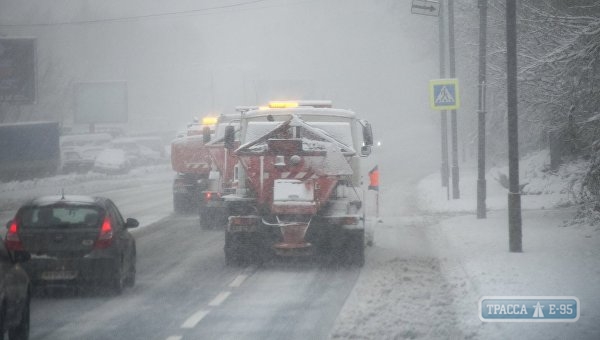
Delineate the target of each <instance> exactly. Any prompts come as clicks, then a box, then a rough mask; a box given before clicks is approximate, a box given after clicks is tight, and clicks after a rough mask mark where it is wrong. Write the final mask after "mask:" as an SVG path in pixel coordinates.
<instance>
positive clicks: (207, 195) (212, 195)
mask: <svg viewBox="0 0 600 340" xmlns="http://www.w3.org/2000/svg"><path fill="white" fill-rule="evenodd" d="M220 198H221V195H220V194H219V193H218V192H212V191H205V192H204V201H205V202H209V201H216V200H219V199H220Z"/></svg>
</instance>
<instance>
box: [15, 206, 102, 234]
mask: <svg viewBox="0 0 600 340" xmlns="http://www.w3.org/2000/svg"><path fill="white" fill-rule="evenodd" d="M102 216H103V212H102V209H100V208H98V207H94V206H65V205H60V206H41V207H28V208H24V209H23V210H22V211H21V212H20V225H21V227H22V228H25V229H27V228H32V229H33V228H52V227H61V228H95V227H98V226H99V225H100V219H101V217H102Z"/></svg>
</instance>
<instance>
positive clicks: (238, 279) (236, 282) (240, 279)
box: [229, 274, 248, 288]
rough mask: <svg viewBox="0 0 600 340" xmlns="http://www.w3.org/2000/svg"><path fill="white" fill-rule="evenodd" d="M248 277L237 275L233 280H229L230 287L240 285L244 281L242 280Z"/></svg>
mask: <svg viewBox="0 0 600 340" xmlns="http://www.w3.org/2000/svg"><path fill="white" fill-rule="evenodd" d="M247 278H248V275H244V274H241V275H238V276H237V277H236V278H235V279H234V280H233V281H231V283H230V284H229V287H230V288H237V287H239V286H241V285H242V283H244V281H245V280H246V279H247Z"/></svg>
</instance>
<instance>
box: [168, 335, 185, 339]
mask: <svg viewBox="0 0 600 340" xmlns="http://www.w3.org/2000/svg"><path fill="white" fill-rule="evenodd" d="M181 339H183V337H182V336H181V335H171V336H170V337H168V338H167V340H181Z"/></svg>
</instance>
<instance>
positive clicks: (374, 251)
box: [331, 152, 600, 340]
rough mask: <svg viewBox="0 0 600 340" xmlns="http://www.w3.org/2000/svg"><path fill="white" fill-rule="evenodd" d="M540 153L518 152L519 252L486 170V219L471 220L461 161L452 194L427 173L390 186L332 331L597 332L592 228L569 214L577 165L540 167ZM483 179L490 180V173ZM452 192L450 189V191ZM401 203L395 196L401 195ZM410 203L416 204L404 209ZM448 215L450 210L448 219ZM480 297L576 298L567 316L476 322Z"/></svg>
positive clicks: (407, 335) (467, 335)
mask: <svg viewBox="0 0 600 340" xmlns="http://www.w3.org/2000/svg"><path fill="white" fill-rule="evenodd" d="M547 161H548V158H547V154H545V153H544V152H542V153H538V154H534V155H531V156H530V157H527V158H526V159H525V160H523V162H522V163H521V164H522V168H521V169H522V176H521V182H522V183H527V185H526V186H528V188H527V189H526V190H524V191H526V192H527V193H528V194H525V195H522V232H523V237H522V241H523V252H522V253H511V252H509V246H508V213H507V210H506V207H507V200H508V199H507V190H506V189H505V188H504V187H503V186H502V185H501V184H500V182H499V181H496V180H493V178H494V177H493V175H496V174H497V173H498V172H499V171H502V170H501V169H500V168H495V169H492V170H491V171H490V172H489V173H488V182H487V200H486V203H487V207H488V214H487V218H485V219H477V218H476V215H475V212H476V203H477V201H476V198H477V197H476V196H477V171H476V170H475V169H472V168H468V167H464V168H461V183H460V189H461V198H460V199H457V200H454V199H450V200H449V199H448V192H447V191H446V190H447V189H446V188H442V187H441V185H440V175H439V173H438V174H433V175H431V176H428V177H426V178H424V179H423V180H421V181H420V182H419V183H418V184H417V188H416V192H415V193H414V195H411V196H408V197H403V196H402V194H401V193H402V192H404V190H402V189H406V188H393V189H394V192H393V193H392V195H390V196H393V197H395V199H396V206H397V209H396V210H402V211H400V212H398V211H393V212H390V213H387V212H386V211H383V212H382V219H383V221H385V223H381V224H378V225H377V226H376V228H375V245H374V246H373V247H371V248H369V249H368V253H367V263H366V265H365V267H364V268H363V269H362V272H361V276H360V278H359V280H358V282H357V283H356V286H355V289H354V291H353V292H352V294H351V295H350V297H349V298H348V301H347V303H346V305H345V306H344V308H343V310H342V312H341V313H340V316H339V318H338V321H337V324H336V327H335V328H334V330H333V332H332V333H331V334H332V335H331V338H333V339H590V340H591V339H600V324H598V322H597V321H598V320H600V308H595V307H594V306H600V294H598V287H600V267H598V263H600V227H598V226H595V225H589V224H573V223H566V222H567V221H572V220H573V216H574V214H575V212H576V208H575V207H573V206H570V205H571V204H573V202H574V200H573V190H572V188H575V189H576V187H577V185H578V183H577V181H576V180H575V178H578V174H579V172H580V171H583V169H585V166H586V165H585V164H583V163H574V164H569V165H564V166H563V167H561V168H560V169H559V170H557V171H556V172H549V171H547V170H545V169H547ZM490 178H492V180H490ZM450 194H451V193H450ZM401 198H402V199H403V201H404V202H400V201H399V200H400V199H401ZM414 202H416V206H417V207H418V209H413V210H411V208H408V209H406V207H407V206H409V207H412V206H413V204H412V203H414ZM452 216H454V217H452ZM482 296H576V297H578V298H579V300H580V302H581V317H580V319H579V320H578V321H577V322H575V323H527V322H525V323H484V322H482V321H481V320H480V319H479V315H478V312H479V311H478V303H479V299H480V298H481V297H482Z"/></svg>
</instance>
